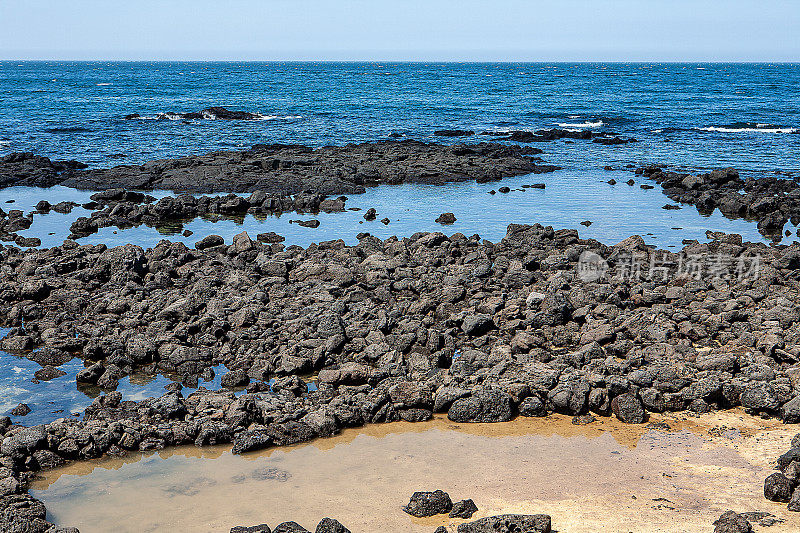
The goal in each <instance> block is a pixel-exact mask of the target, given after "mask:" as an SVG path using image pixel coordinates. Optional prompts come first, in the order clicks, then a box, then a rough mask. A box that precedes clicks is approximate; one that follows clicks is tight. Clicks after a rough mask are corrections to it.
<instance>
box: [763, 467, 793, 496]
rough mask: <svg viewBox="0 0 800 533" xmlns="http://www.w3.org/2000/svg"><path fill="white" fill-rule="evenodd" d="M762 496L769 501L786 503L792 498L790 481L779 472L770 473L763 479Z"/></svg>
mask: <svg viewBox="0 0 800 533" xmlns="http://www.w3.org/2000/svg"><path fill="white" fill-rule="evenodd" d="M764 497H765V498H766V499H768V500H769V501H771V502H783V503H787V502H788V501H789V500H791V499H792V482H791V481H789V478H787V477H786V476H784V475H783V474H781V473H780V472H775V473H774V474H770V475H769V476H767V479H765V480H764Z"/></svg>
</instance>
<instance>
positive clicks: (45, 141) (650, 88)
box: [0, 61, 800, 173]
mask: <svg viewBox="0 0 800 533" xmlns="http://www.w3.org/2000/svg"><path fill="white" fill-rule="evenodd" d="M0 94H1V95H2V106H0V154H2V153H8V152H11V151H30V152H36V153H38V154H42V155H46V156H49V157H51V158H58V159H77V160H79V161H83V162H86V163H89V164H90V165H92V166H111V165H116V164H131V163H140V162H143V161H147V160H151V159H158V158H166V157H178V156H183V155H187V154H196V153H203V152H208V151H211V150H217V149H244V148H247V147H249V146H251V145H253V144H256V143H270V142H287V143H302V144H307V145H310V146H321V145H327V144H336V145H341V144H346V143H350V142H359V141H374V140H381V139H387V138H389V136H390V135H391V134H393V133H394V134H401V135H403V136H404V137H407V138H414V139H421V140H428V141H433V140H438V141H440V142H465V141H470V142H477V141H479V140H488V139H489V138H490V137H488V136H480V135H476V136H474V137H466V138H459V139H443V138H439V137H435V136H434V135H433V134H434V132H435V131H436V130H439V129H443V128H458V129H467V130H474V131H475V132H476V133H481V132H484V131H488V132H503V131H508V130H536V129H543V128H554V127H560V128H568V129H592V130H596V131H613V132H616V133H619V134H620V135H623V136H626V137H635V138H636V139H637V140H638V141H639V142H638V143H634V144H628V145H620V146H601V145H596V144H594V145H593V144H589V143H576V144H574V145H571V144H569V143H563V142H559V143H550V144H547V145H544V146H542V148H544V149H545V151H546V156H545V157H546V159H547V160H548V161H549V162H552V163H555V164H559V165H562V166H564V167H565V168H566V169H573V170H587V169H594V168H597V167H598V166H600V167H602V166H605V165H622V164H637V165H638V164H644V163H660V164H666V165H674V166H682V167H688V168H697V169H707V168H716V167H724V166H734V167H736V168H738V169H739V170H740V171H742V172H745V173H746V172H750V171H753V172H761V171H774V170H776V169H780V170H784V171H793V172H797V171H800V162H798V158H797V154H798V153H800V135H796V134H795V133H797V132H798V129H800V64H697V63H691V64H681V63H668V64H659V63H580V64H567V63H327V62H321V63H193V62H173V63H152V62H108V61H102V62H50V61H45V62H19V61H2V62H0ZM212 106H224V107H226V108H228V109H233V110H242V111H248V112H251V113H257V114H259V115H260V120H253V121H225V120H207V119H198V120H179V119H178V120H169V119H168V118H166V117H167V115H166V114H167V113H170V112H175V113H182V112H192V111H200V110H202V109H204V108H208V107H212ZM134 113H136V114H139V115H140V117H141V118H139V119H136V120H125V118H124V117H125V116H127V115H130V114H134ZM172 118H175V117H172Z"/></svg>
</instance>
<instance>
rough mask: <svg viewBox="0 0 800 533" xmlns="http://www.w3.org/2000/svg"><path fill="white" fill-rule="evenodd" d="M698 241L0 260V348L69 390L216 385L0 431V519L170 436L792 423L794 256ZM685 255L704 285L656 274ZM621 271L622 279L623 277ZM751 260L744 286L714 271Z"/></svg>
mask: <svg viewBox="0 0 800 533" xmlns="http://www.w3.org/2000/svg"><path fill="white" fill-rule="evenodd" d="M710 236H711V237H712V239H713V240H712V241H711V242H710V243H707V244H699V243H697V242H693V243H691V244H689V245H687V246H686V247H685V248H684V249H683V250H682V251H681V252H675V253H673V252H667V251H664V250H654V249H652V248H649V247H647V246H645V244H644V241H643V240H642V239H641V238H640V237H631V238H629V239H626V240H625V241H623V242H621V243H619V244H617V245H614V246H607V245H604V244H602V243H599V242H597V241H595V240H591V239H581V238H580V237H579V235H578V232H577V231H575V230H553V229H552V228H551V227H543V226H540V225H533V226H527V225H511V226H509V228H508V232H507V235H506V237H505V238H504V239H503V240H502V241H501V242H499V243H491V242H489V241H486V240H481V239H480V238H479V237H478V236H472V237H466V236H464V235H461V234H454V235H452V236H449V237H448V236H446V235H444V234H442V233H417V234H414V235H412V236H411V237H409V238H404V239H398V238H396V237H393V238H389V239H386V240H380V239H377V238H375V237H373V236H370V235H369V234H361V235H360V236H359V244H358V245H356V246H346V245H345V244H344V242H343V241H340V240H339V241H329V242H323V243H320V244H318V245H311V246H309V247H308V248H301V247H299V246H289V247H285V246H283V245H282V244H279V243H275V244H266V243H263V242H259V241H253V240H251V239H250V237H249V236H248V235H247V234H246V233H242V234H240V235H238V236H236V237H235V238H234V239H233V242H232V243H231V244H227V243H225V242H224V241H223V239H222V238H221V237H218V236H210V237H207V238H206V239H203V241H201V242H204V244H203V245H198V246H196V249H194V250H192V249H189V248H188V247H186V246H185V245H183V244H181V243H171V242H168V241H163V242H162V243H160V244H159V245H158V246H156V247H154V248H153V249H149V250H143V249H142V248H140V247H138V246H134V245H125V246H121V247H117V248H111V249H109V248H107V247H106V246H104V245H95V246H91V245H83V246H82V245H79V244H77V243H75V242H74V241H66V242H65V243H64V244H63V245H62V246H58V247H54V248H51V249H48V250H20V249H19V248H17V247H14V246H4V247H2V248H0V260H1V262H0V265H2V267H1V268H0V282H1V283H0V316H2V317H3V318H4V322H5V325H7V326H9V327H11V331H10V332H9V333H8V335H7V336H6V337H5V338H4V339H3V340H2V341H0V348H1V349H3V350H5V351H10V352H14V353H18V354H21V355H24V356H26V357H29V358H31V359H33V360H35V361H37V362H39V363H40V364H42V365H46V366H49V367H52V368H54V369H57V367H58V366H60V365H61V364H63V363H64V362H66V361H68V360H69V359H71V358H72V357H73V356H74V355H75V354H78V355H79V356H80V357H81V358H83V359H84V360H85V361H86V365H87V366H86V368H85V369H84V370H83V371H81V372H80V374H79V375H78V377H77V379H78V381H80V382H81V383H84V384H86V385H89V386H97V387H100V388H103V389H106V390H107V391H112V390H113V389H114V388H115V387H116V386H117V382H118V380H119V379H120V378H121V377H122V376H124V375H126V374H128V373H130V372H132V371H133V370H141V371H145V372H156V371H164V372H172V373H177V374H178V375H181V376H183V379H184V381H186V382H191V380H192V379H195V380H196V379H197V377H198V376H201V375H207V374H208V372H210V371H211V369H212V367H215V366H218V365H220V364H224V365H225V366H227V368H228V369H229V373H228V374H226V375H225V376H223V385H224V386H225V387H230V388H228V389H227V390H221V391H208V390H205V389H202V388H201V389H199V390H198V391H196V392H193V393H191V394H189V395H188V396H185V397H184V396H183V394H182V392H181V387H180V385H179V384H173V385H171V386H170V390H169V391H168V392H166V393H165V394H164V395H163V396H161V397H158V398H149V399H145V400H142V401H139V402H134V401H122V398H121V395H120V394H119V393H117V392H109V393H107V394H106V395H101V396H99V397H98V398H97V399H96V400H95V401H94V402H93V404H92V405H91V406H90V407H89V408H87V409H86V411H85V413H84V416H83V419H82V420H76V419H72V418H68V419H60V420H57V421H55V422H52V423H50V424H46V425H41V426H36V427H30V428H24V427H20V426H14V425H11V424H10V420H8V419H5V420H4V421H3V422H2V423H0V428H2V429H0V434H2V445H1V446H0V487H4V488H3V491H4V496H2V499H0V520H5V521H6V522H5V523H6V524H11V523H14V524H16V523H24V524H26V526H25V527H29V529H20V530H21V531H44V530H46V528H44V526H45V525H47V524H46V523H45V522H43V520H44V514H43V513H44V511H43V507H41V510H42V512H41V513H39V512H38V511H36V510H37V509H40V507H39V506H40V505H41V504H39V503H37V502H35V501H34V500H32V499H31V498H30V496H29V495H27V494H26V493H25V486H26V482H27V479H28V478H29V476H30V475H31V473H32V472H35V471H36V470H38V469H41V468H50V467H53V466H57V465H59V464H62V463H63V462H64V461H66V460H74V459H89V458H94V457H99V456H101V455H103V454H111V455H117V454H124V453H126V452H127V451H137V450H152V449H160V448H163V447H166V446H173V445H178V444H188V443H193V444H195V445H198V446H204V445H212V444H221V443H232V444H233V450H234V453H245V452H248V451H252V450H258V449H261V448H265V447H269V446H280V445H286V444H294V443H298V442H304V441H308V440H310V439H313V438H316V437H319V436H322V437H324V436H329V435H332V434H335V433H336V432H338V431H339V430H340V429H341V428H345V427H352V426H359V425H362V424H366V423H379V422H391V421H395V420H406V421H411V422H415V421H422V420H427V419H430V418H431V417H432V416H433V413H435V412H436V413H447V416H448V417H449V418H450V419H451V420H453V421H456V422H463V423H469V422H500V421H507V420H511V419H512V418H514V417H515V416H518V415H522V416H544V415H546V414H548V413H552V412H556V413H563V414H568V415H573V416H574V415H581V414H585V413H594V414H597V415H611V414H613V415H614V416H616V417H618V418H619V419H620V420H622V421H623V422H629V423H640V422H643V421H644V420H646V418H647V412H662V411H679V410H684V409H689V410H692V411H695V412H698V413H702V412H706V411H708V410H711V409H718V408H728V407H735V406H742V407H743V408H745V409H746V410H747V411H749V412H752V413H757V414H763V415H765V416H778V417H783V419H784V420H785V421H786V422H796V421H797V420H798V419H800V404H798V402H800V399H799V398H798V394H800V366H798V360H800V332H798V328H797V323H798V321H800V314H799V313H798V303H800V302H798V283H799V282H800V280H799V279H798V277H797V269H798V267H800V245H798V244H793V245H791V246H777V247H770V246H766V245H764V244H752V243H742V239H741V237H740V236H738V235H723V234H711V235H710ZM198 244H199V243H198ZM689 257H691V258H692V261H695V262H697V263H698V264H700V265H707V266H708V268H711V266H710V265H715V266H714V270H713V272H712V271H708V272H706V271H703V272H699V271H697V270H696V269H691V270H688V271H683V272H681V271H680V270H678V271H674V270H670V267H668V266H667V267H665V266H664V265H670V264H671V265H680V264H681V262H682V261H684V262H685V261H687V260H688V259H687V258H689ZM632 258H637V259H636V261H637V263H636V264H637V265H638V266H637V268H638V269H639V270H631V271H630V272H627V267H630V266H633V263H632ZM720 258H726V260H729V261H730V262H731V265H729V266H730V267H731V269H730V270H729V271H728V272H727V274H726V273H724V272H723V271H722V270H721V269H720V263H719V261H720ZM756 260H758V263H757V264H758V266H759V268H758V271H757V272H755V273H754V272H749V274H750V275H749V276H744V277H737V276H735V275H734V272H735V269H734V267H736V266H737V265H741V264H746V265H750V266H751V267H752V264H753V262H754V261H756ZM684 264H685V263H684ZM613 272H617V273H619V272H623V273H624V272H627V275H624V276H617V275H613V276H612V275H611V274H612V273H613ZM606 274H607V275H606ZM753 274H755V275H753ZM309 379H313V381H315V382H316V383H317V385H318V386H317V388H316V389H314V388H313V387H308V386H307V382H308V381H309ZM237 387H239V388H241V387H246V388H247V391H246V393H245V394H242V395H239V396H237V395H236V394H234V391H233V389H234V388H237ZM0 523H3V522H0ZM37 524H38V525H37ZM40 526H41V527H40ZM47 527H49V525H47ZM42 528H44V529H42ZM12 531H13V530H12ZM467 531H470V530H467Z"/></svg>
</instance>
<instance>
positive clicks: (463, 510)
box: [449, 500, 478, 518]
mask: <svg viewBox="0 0 800 533" xmlns="http://www.w3.org/2000/svg"><path fill="white" fill-rule="evenodd" d="M477 510H478V506H477V505H475V502H473V501H472V500H461V501H459V502H456V503H454V504H453V508H452V509H451V510H450V515H449V516H450V518H472V515H473V514H475V512H476V511H477Z"/></svg>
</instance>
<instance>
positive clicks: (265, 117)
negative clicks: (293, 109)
mask: <svg viewBox="0 0 800 533" xmlns="http://www.w3.org/2000/svg"><path fill="white" fill-rule="evenodd" d="M255 115H256V118H255V120H299V119H301V118H303V116H302V115H262V114H261V113H256V114H255Z"/></svg>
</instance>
